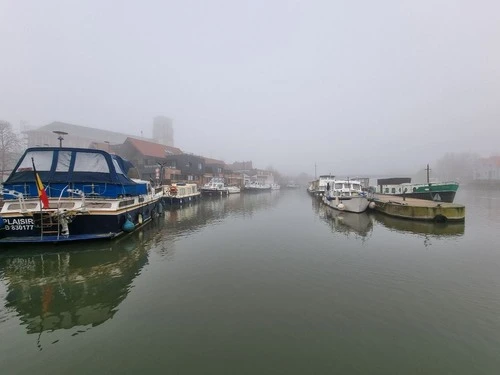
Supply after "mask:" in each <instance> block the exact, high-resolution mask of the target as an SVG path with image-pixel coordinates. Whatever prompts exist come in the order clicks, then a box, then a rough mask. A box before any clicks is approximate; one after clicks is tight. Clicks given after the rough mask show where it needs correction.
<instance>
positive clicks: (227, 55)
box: [0, 0, 500, 174]
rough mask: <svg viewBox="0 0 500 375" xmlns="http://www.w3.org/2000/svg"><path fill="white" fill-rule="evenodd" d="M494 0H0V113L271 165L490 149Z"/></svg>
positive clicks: (382, 162)
mask: <svg viewBox="0 0 500 375" xmlns="http://www.w3.org/2000/svg"><path fill="white" fill-rule="evenodd" d="M499 46H500V2H498V1H438V0H434V1H397V0H394V1H327V0H325V1H277V0H267V1H261V0H252V1H237V0H227V1H226V0H212V1H188V0H184V1H141V2H139V1H67V0H62V1H54V0H44V1H20V0H9V1H6V0H0V53H1V56H2V57H1V59H0V85H1V90H0V119H4V120H7V121H10V122H11V123H13V124H15V125H17V124H18V123H19V121H20V120H26V121H28V122H29V123H30V125H32V126H39V125H44V124H47V123H49V122H52V121H55V120H58V121H65V122H69V123H75V124H79V125H88V126H93V127H99V128H105V129H109V130H116V131H123V130H125V129H126V130H127V131H128V132H130V133H132V134H138V135H139V134H140V131H141V130H143V131H144V135H145V136H148V135H150V131H151V124H152V118H153V117H154V116H156V115H166V116H169V117H172V118H173V119H174V131H175V144H176V146H178V147H180V148H182V149H183V150H186V151H189V152H194V153H199V154H203V155H206V156H211V157H215V158H222V159H224V160H226V161H227V162H232V161H235V160H253V161H254V164H255V165H257V166H259V167H262V168H264V167H267V166H268V165H273V166H274V167H275V168H277V169H279V170H281V171H283V172H286V173H298V172H301V171H305V172H308V173H311V174H312V173H314V163H315V162H316V163H317V165H318V173H328V172H332V173H334V174H357V173H387V172H399V171H412V172H413V171H414V170H415V169H417V168H421V167H422V168H423V166H425V164H426V163H428V162H432V161H433V160H435V159H436V158H438V157H440V156H441V155H442V154H444V153H445V152H447V151H475V152H479V153H481V154H483V155H485V156H488V155H490V154H492V153H495V152H497V153H498V152H500V147H499V145H498V142H499V138H500V137H499V136H500V125H499V121H498V119H499V117H500V116H499V115H500V106H499V102H500V100H499V99H500V47H499Z"/></svg>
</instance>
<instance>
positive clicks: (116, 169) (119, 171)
mask: <svg viewBox="0 0 500 375" xmlns="http://www.w3.org/2000/svg"><path fill="white" fill-rule="evenodd" d="M113 166H114V167H115V171H116V173H118V174H125V173H123V171H122V168H121V167H120V164H119V163H118V160H116V159H115V158H113Z"/></svg>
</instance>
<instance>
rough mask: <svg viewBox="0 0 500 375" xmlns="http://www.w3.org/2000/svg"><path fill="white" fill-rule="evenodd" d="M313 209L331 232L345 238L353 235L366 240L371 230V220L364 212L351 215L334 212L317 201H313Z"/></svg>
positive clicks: (350, 213)
mask: <svg viewBox="0 0 500 375" xmlns="http://www.w3.org/2000/svg"><path fill="white" fill-rule="evenodd" d="M313 209H314V210H315V211H316V212H317V213H318V215H319V217H320V218H321V219H323V220H324V221H325V222H326V223H327V224H328V225H329V226H330V228H331V229H332V232H336V233H341V234H344V235H346V236H349V235H354V236H357V237H361V238H363V239H365V238H367V237H368V235H369V234H370V233H371V232H372V229H373V220H372V218H371V216H370V215H368V214H367V213H366V212H363V213H359V214H356V213H352V212H343V211H338V210H335V209H333V208H331V207H328V206H326V205H324V204H322V203H320V202H319V201H317V200H315V199H314V200H313Z"/></svg>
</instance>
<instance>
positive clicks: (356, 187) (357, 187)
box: [352, 184, 361, 190]
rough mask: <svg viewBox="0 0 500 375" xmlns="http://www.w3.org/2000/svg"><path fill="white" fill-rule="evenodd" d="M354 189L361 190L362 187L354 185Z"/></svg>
mask: <svg viewBox="0 0 500 375" xmlns="http://www.w3.org/2000/svg"><path fill="white" fill-rule="evenodd" d="M352 188H353V189H354V190H361V185H360V184H352Z"/></svg>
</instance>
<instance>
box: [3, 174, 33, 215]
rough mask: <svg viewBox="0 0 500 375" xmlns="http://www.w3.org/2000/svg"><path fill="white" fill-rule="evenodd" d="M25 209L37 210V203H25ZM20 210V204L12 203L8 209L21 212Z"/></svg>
mask: <svg viewBox="0 0 500 375" xmlns="http://www.w3.org/2000/svg"><path fill="white" fill-rule="evenodd" d="M37 171H38V169H37ZM23 208H26V209H28V210H30V209H35V208H37V203H25V204H24V206H23ZM20 209H21V204H19V203H11V204H10V205H9V208H8V210H20Z"/></svg>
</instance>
